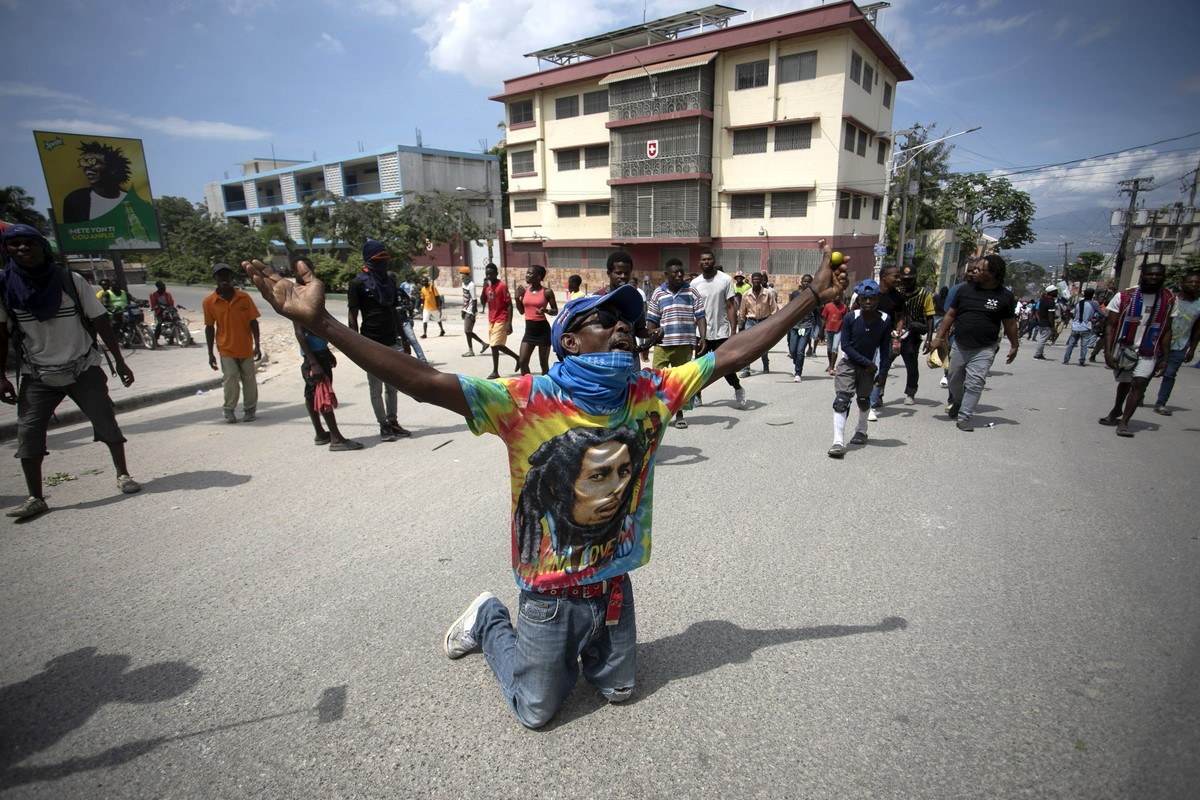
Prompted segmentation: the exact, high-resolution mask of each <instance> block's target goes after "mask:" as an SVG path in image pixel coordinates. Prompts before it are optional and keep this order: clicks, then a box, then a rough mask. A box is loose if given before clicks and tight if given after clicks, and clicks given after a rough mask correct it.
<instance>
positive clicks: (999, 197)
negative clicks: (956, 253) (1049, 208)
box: [937, 172, 1037, 268]
mask: <svg viewBox="0 0 1200 800" xmlns="http://www.w3.org/2000/svg"><path fill="white" fill-rule="evenodd" d="M937 211H938V216H939V218H940V219H941V221H942V222H943V227H954V228H955V229H956V233H957V235H958V238H959V240H960V241H962V242H963V243H964V244H967V245H968V246H966V247H963V248H962V258H961V261H960V262H959V267H960V268H961V267H962V265H963V264H965V263H966V262H967V259H968V258H969V257H971V256H972V255H974V252H975V248H974V247H972V246H970V245H972V244H974V243H976V242H978V241H980V239H981V238H982V236H983V232H984V230H985V229H989V228H990V229H996V228H999V229H1000V231H999V232H1000V236H999V240H1000V241H999V244H998V245H997V247H998V249H1000V250H1016V249H1017V248H1019V247H1021V246H1023V245H1026V244H1030V243H1031V242H1033V241H1034V240H1035V239H1036V238H1037V236H1036V234H1034V232H1033V228H1032V224H1033V215H1034V213H1035V211H1036V207H1035V206H1034V204H1033V201H1032V200H1030V199H1029V194H1028V193H1026V192H1022V191H1020V190H1019V189H1015V188H1013V185H1012V183H1011V182H1009V180H1008V179H1007V178H989V177H988V176H987V175H984V174H983V173H982V172H968V173H961V174H957V175H952V176H951V177H950V180H948V181H947V182H946V184H945V186H943V187H942V196H941V198H940V199H939V201H938V204H937Z"/></svg>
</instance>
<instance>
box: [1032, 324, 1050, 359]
mask: <svg viewBox="0 0 1200 800" xmlns="http://www.w3.org/2000/svg"><path fill="white" fill-rule="evenodd" d="M1052 333H1054V328H1053V327H1049V328H1043V327H1042V326H1040V325H1039V326H1038V329H1037V343H1038V346H1037V351H1035V352H1034V354H1033V356H1034V358H1037V357H1038V356H1042V355H1045V351H1046V345H1047V344H1048V343H1049V342H1050V334H1052Z"/></svg>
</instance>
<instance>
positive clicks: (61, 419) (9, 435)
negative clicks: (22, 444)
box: [0, 377, 222, 442]
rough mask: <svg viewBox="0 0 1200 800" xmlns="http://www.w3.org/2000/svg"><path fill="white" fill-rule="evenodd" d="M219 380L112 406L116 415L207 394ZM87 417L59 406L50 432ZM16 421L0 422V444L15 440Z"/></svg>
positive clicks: (173, 388)
mask: <svg viewBox="0 0 1200 800" xmlns="http://www.w3.org/2000/svg"><path fill="white" fill-rule="evenodd" d="M221 380H222V379H221V378H219V377H218V378H209V379H207V380H203V381H196V382H194V383H188V384H184V385H182V386H171V387H169V388H166V389H158V390H155V391H151V392H143V393H141V394H135V395H132V396H128V397H122V398H120V399H119V400H114V401H113V405H114V406H115V407H116V409H117V413H118V414H120V413H121V412H122V411H133V410H134V409H138V408H145V407H146V406H153V405H158V404H159V403H168V402H170V401H172V400H178V399H179V398H181V397H188V396H190V395H194V394H196V393H197V392H207V391H209V390H211V389H216V388H218V387H219V386H220V385H221ZM86 419H87V417H85V416H84V415H83V412H82V411H80V410H79V408H78V406H74V405H72V406H70V407H69V408H63V407H62V406H59V408H58V410H57V411H55V413H54V417H52V418H51V420H50V430H54V429H55V428H61V427H65V426H67V425H74V424H76V423H79V422H84V421H86ZM16 435H17V421H16V420H13V421H12V422H0V442H5V441H8V440H10V439H14V438H16Z"/></svg>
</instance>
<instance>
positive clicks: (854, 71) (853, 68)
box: [850, 50, 863, 83]
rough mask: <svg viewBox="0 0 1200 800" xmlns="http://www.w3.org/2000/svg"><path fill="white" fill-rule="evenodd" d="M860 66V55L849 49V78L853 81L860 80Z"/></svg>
mask: <svg viewBox="0 0 1200 800" xmlns="http://www.w3.org/2000/svg"><path fill="white" fill-rule="evenodd" d="M862 68H863V61H862V56H860V55H859V54H858V53H855V52H854V51H853V50H851V51H850V80H852V81H854V82H855V83H858V82H859V81H860V80H862Z"/></svg>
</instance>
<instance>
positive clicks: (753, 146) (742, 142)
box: [733, 128, 767, 156]
mask: <svg viewBox="0 0 1200 800" xmlns="http://www.w3.org/2000/svg"><path fill="white" fill-rule="evenodd" d="M765 152H767V129H766V128H748V129H746V130H741V131H734V132H733V154H734V155H735V156H740V155H745V154H746V153H765Z"/></svg>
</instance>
